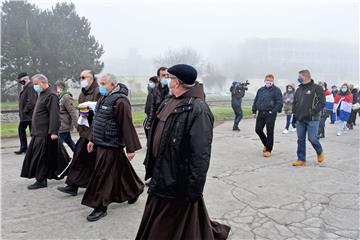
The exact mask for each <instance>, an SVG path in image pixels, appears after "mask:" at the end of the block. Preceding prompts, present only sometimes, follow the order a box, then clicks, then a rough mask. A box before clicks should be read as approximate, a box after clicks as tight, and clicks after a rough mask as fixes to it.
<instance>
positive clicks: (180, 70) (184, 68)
mask: <svg viewBox="0 0 360 240" xmlns="http://www.w3.org/2000/svg"><path fill="white" fill-rule="evenodd" d="M167 71H168V73H170V74H172V75H174V76H176V77H177V78H178V79H180V81H182V82H183V83H185V84H188V85H192V84H194V83H195V81H196V77H197V71H196V69H195V68H193V67H192V66H190V65H186V64H177V65H174V66H172V67H171V68H169V69H168V70H167Z"/></svg>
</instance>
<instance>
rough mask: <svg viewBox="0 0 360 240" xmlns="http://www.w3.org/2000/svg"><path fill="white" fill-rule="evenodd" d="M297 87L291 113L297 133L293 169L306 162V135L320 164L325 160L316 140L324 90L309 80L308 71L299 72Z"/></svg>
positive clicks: (323, 103)
mask: <svg viewBox="0 0 360 240" xmlns="http://www.w3.org/2000/svg"><path fill="white" fill-rule="evenodd" d="M298 82H299V83H300V85H299V87H298V88H297V89H296V92H295V97H294V103H293V112H294V114H295V117H296V131H297V136H298V140H297V158H298V160H297V161H295V162H293V164H292V165H293V166H294V167H300V166H305V162H306V133H307V135H308V139H309V141H310V143H311V145H312V146H313V148H314V149H315V151H316V154H317V160H318V162H319V163H322V162H323V161H324V160H325V157H324V153H323V149H322V146H321V144H320V141H319V139H318V136H317V134H318V130H319V122H320V113H321V111H322V109H323V108H324V106H325V94H324V90H323V89H322V88H321V87H320V86H319V85H317V84H315V83H314V80H312V79H311V74H310V71H309V70H302V71H300V72H299V77H298Z"/></svg>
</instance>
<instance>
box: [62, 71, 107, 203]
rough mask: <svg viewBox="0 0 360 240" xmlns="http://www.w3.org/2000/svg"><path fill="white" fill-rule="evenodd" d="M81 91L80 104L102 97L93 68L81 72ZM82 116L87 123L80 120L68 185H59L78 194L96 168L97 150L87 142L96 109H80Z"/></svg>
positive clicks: (64, 189) (71, 193)
mask: <svg viewBox="0 0 360 240" xmlns="http://www.w3.org/2000/svg"><path fill="white" fill-rule="evenodd" d="M80 86H81V93H80V95H79V104H85V105H86V103H89V102H96V101H97V100H98V99H99V98H100V96H101V95H100V93H99V84H98V83H97V81H96V77H95V75H94V73H93V72H92V71H91V70H83V71H82V72H81V73H80ZM80 116H81V117H83V118H84V119H86V121H85V123H81V122H80V123H79V122H78V130H79V136H80V138H79V140H78V141H77V142H76V145H75V152H74V155H73V159H72V162H71V165H70V170H69V173H68V176H67V178H66V181H65V183H66V186H64V187H60V186H59V187H58V188H57V189H58V190H59V191H61V192H64V193H66V194H69V195H71V196H76V195H77V192H78V189H79V187H83V188H86V186H87V185H88V183H89V181H90V177H91V175H92V173H93V172H94V168H95V152H91V153H89V152H88V151H87V144H88V143H89V140H90V136H91V126H92V123H93V118H94V110H93V109H90V107H89V106H86V107H84V108H81V109H80Z"/></svg>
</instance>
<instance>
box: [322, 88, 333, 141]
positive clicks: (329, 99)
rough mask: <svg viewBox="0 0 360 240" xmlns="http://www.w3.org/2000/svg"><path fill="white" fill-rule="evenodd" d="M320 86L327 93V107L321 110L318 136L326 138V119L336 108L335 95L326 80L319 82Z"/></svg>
mask: <svg viewBox="0 0 360 240" xmlns="http://www.w3.org/2000/svg"><path fill="white" fill-rule="evenodd" d="M319 86H320V87H322V89H323V90H324V93H325V107H324V108H323V110H322V111H321V114H320V122H319V131H318V137H319V138H324V137H325V123H326V119H327V118H328V117H330V116H331V114H332V113H333V109H334V97H333V94H332V92H331V91H330V90H329V89H327V84H326V82H321V81H320V82H319Z"/></svg>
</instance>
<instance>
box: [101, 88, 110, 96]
mask: <svg viewBox="0 0 360 240" xmlns="http://www.w3.org/2000/svg"><path fill="white" fill-rule="evenodd" d="M99 92H100V94H101V96H106V95H107V94H108V90H107V88H106V87H104V86H100V87H99Z"/></svg>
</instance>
